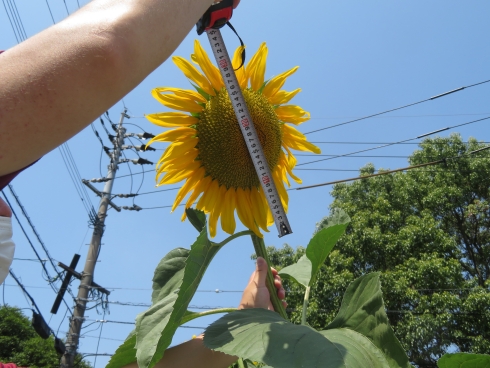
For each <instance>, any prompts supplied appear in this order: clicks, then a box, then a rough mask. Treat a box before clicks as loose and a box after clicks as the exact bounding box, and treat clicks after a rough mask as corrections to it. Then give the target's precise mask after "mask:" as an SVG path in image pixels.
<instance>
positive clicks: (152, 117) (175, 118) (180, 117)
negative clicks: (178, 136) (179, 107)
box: [145, 112, 199, 128]
mask: <svg viewBox="0 0 490 368" xmlns="http://www.w3.org/2000/svg"><path fill="white" fill-rule="evenodd" d="M145 117H146V118H147V119H148V120H149V121H150V122H152V123H153V124H155V125H159V126H161V127H165V128H174V127H175V126H179V125H180V126H190V125H194V124H196V123H197V122H199V119H197V118H195V117H193V116H190V115H188V114H184V113H183V112H160V113H157V114H148V115H145Z"/></svg>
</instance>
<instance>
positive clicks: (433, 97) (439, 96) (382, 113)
mask: <svg viewBox="0 0 490 368" xmlns="http://www.w3.org/2000/svg"><path fill="white" fill-rule="evenodd" d="M488 82H490V79H488V80H485V81H483V82H479V83H474V84H471V85H468V86H464V87H459V88H456V89H453V90H451V91H448V92H444V93H441V94H438V95H435V96H432V97H429V98H426V99H424V100H420V101H418V102H413V103H410V104H407V105H403V106H400V107H396V108H394V109H389V110H385V111H382V112H378V113H376V114H372V115H367V116H363V117H361V118H357V119H354V120H349V121H346V122H343V123H339V124H335V125H330V126H328V127H325V128H320V129H315V130H311V131H309V132H306V133H303V134H305V135H307V134H311V133H317V132H320V131H323V130H327V129H332V128H336V127H339V126H343V125H347V124H351V123H354V122H356V121H361V120H365V119H369V118H372V117H375V116H379V115H384V114H387V113H389V112H393V111H397V110H402V109H405V108H407V107H411V106H415V105H418V104H421V103H424V102H427V101H432V100H435V99H438V98H441V97H444V96H447V95H450V94H453V93H456V92H459V91H462V90H464V89H468V88H472V87H475V86H479V85H481V84H484V83H488Z"/></svg>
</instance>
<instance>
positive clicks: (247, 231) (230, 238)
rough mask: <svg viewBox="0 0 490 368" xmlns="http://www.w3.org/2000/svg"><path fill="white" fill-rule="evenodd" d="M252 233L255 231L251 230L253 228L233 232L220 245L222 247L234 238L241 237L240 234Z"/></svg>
mask: <svg viewBox="0 0 490 368" xmlns="http://www.w3.org/2000/svg"><path fill="white" fill-rule="evenodd" d="M252 234H253V231H251V230H244V231H240V232H238V233H236V234H233V235H230V236H229V237H227V238H226V239H225V240H223V241H222V242H221V243H219V244H218V246H219V247H222V246H224V245H226V244H228V243H229V242H231V241H232V240H233V239H236V238H239V237H240V236H245V235H252Z"/></svg>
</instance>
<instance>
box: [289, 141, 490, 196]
mask: <svg viewBox="0 0 490 368" xmlns="http://www.w3.org/2000/svg"><path fill="white" fill-rule="evenodd" d="M489 148H490V146H487V147H483V148H480V149H477V150H475V151H471V152H468V153H467V154H465V155H461V156H455V157H445V158H442V159H440V160H437V161H433V162H427V163H424V164H419V165H413V166H408V167H402V168H400V169H395V170H386V171H383V172H378V173H377V174H370V175H362V176H358V177H355V178H349V179H342V180H335V181H329V182H327V183H321V184H313V185H307V186H304V187H299V188H292V189H288V190H303V189H312V188H318V187H323V186H326V185H332V184H340V183H346V182H349V181H355V180H362V179H368V178H373V177H376V176H381V175H388V174H392V173H395V172H399V171H407V170H412V169H417V168H420V167H425V166H431V165H437V164H442V163H446V162H447V160H454V159H460V158H462V157H467V155H472V154H474V153H477V152H481V151H484V150H487V149H489Z"/></svg>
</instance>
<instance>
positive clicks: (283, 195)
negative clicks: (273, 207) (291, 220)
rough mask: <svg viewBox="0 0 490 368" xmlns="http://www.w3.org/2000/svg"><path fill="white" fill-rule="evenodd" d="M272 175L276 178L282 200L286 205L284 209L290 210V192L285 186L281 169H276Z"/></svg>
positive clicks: (275, 181)
mask: <svg viewBox="0 0 490 368" xmlns="http://www.w3.org/2000/svg"><path fill="white" fill-rule="evenodd" d="M272 177H273V178H274V183H275V184H276V188H277V191H278V193H279V197H281V202H282V205H283V207H284V211H286V212H288V202H289V196H288V192H287V191H286V188H285V187H284V184H283V182H282V180H281V179H282V177H281V171H280V170H274V171H273V172H272Z"/></svg>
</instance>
